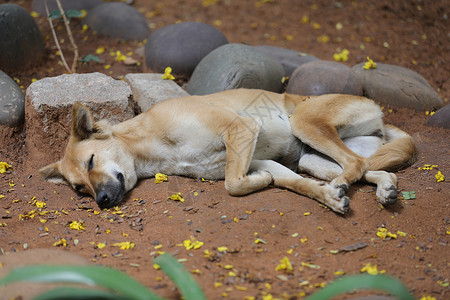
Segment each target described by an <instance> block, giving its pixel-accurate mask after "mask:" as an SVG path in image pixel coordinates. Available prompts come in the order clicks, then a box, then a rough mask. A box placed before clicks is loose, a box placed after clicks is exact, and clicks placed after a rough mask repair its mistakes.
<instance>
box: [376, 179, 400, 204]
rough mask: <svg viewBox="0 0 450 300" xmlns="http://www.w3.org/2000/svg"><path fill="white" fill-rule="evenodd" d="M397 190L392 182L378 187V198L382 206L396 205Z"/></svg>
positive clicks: (386, 182)
mask: <svg viewBox="0 0 450 300" xmlns="http://www.w3.org/2000/svg"><path fill="white" fill-rule="evenodd" d="M397 196H398V194H397V188H396V187H395V185H394V184H392V182H390V181H385V182H383V183H382V184H380V185H378V186H377V197H378V199H380V203H381V204H395V203H396V202H397Z"/></svg>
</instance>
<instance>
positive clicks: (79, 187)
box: [73, 184, 84, 192]
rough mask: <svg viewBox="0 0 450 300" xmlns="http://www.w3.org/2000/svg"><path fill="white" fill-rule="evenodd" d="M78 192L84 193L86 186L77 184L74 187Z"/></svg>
mask: <svg viewBox="0 0 450 300" xmlns="http://www.w3.org/2000/svg"><path fill="white" fill-rule="evenodd" d="M73 188H74V189H75V190H76V191H77V192H82V191H83V190H84V185H82V184H75V185H74V187H73Z"/></svg>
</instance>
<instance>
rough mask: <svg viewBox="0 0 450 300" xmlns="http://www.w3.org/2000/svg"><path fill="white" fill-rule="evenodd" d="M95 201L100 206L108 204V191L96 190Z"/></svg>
mask: <svg viewBox="0 0 450 300" xmlns="http://www.w3.org/2000/svg"><path fill="white" fill-rule="evenodd" d="M95 202H97V204H98V206H100V207H103V206H108V202H109V197H108V193H107V192H106V191H104V190H103V191H100V192H98V194H97V198H96V199H95Z"/></svg>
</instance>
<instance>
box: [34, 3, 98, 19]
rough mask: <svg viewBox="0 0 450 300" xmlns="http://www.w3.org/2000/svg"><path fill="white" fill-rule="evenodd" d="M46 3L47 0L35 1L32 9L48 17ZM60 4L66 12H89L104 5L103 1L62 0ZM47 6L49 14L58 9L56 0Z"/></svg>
mask: <svg viewBox="0 0 450 300" xmlns="http://www.w3.org/2000/svg"><path fill="white" fill-rule="evenodd" d="M45 1H46V0H33V2H32V3H31V9H32V10H33V11H35V12H37V13H39V14H41V15H43V16H46V15H47V12H46V11H45V5H44V2H45ZM60 2H61V6H62V8H63V10H64V11H67V10H69V9H76V10H82V9H84V10H87V11H88V10H91V9H92V8H94V7H95V6H97V5H99V4H102V3H103V0H60ZM47 5H48V11H49V12H51V11H52V10H55V9H58V5H57V4H56V0H47ZM58 10H59V9H58Z"/></svg>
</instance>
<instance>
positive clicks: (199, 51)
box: [145, 22, 228, 77]
mask: <svg viewBox="0 0 450 300" xmlns="http://www.w3.org/2000/svg"><path fill="white" fill-rule="evenodd" d="M225 44H228V40H227V38H226V37H225V36H224V35H223V33H222V32H220V31H219V30H217V29H216V28H214V27H213V26H211V25H208V24H205V23H200V22H184V23H178V24H173V25H169V26H165V27H163V28H161V29H158V30H157V31H155V32H153V33H152V34H151V35H150V36H149V37H148V39H147V43H146V45H145V61H146V64H147V67H149V68H150V69H152V70H153V71H155V72H160V73H164V69H165V68H166V67H168V66H170V67H171V68H172V70H173V73H174V74H177V75H184V76H188V77H189V76H191V74H192V72H193V71H194V69H195V67H196V66H197V65H198V63H199V62H200V61H201V60H202V59H203V57H205V56H206V55H207V54H208V53H210V52H211V51H212V50H214V49H216V48H217V47H220V46H222V45H225Z"/></svg>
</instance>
